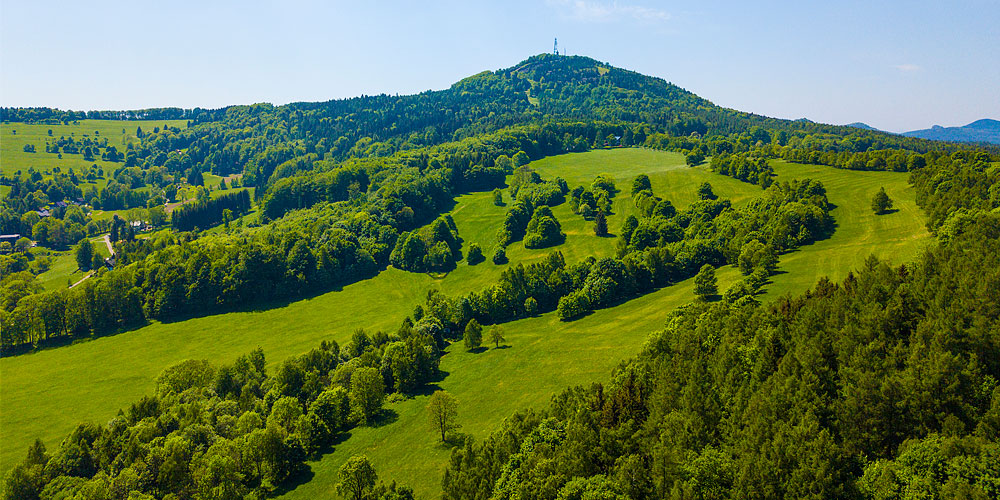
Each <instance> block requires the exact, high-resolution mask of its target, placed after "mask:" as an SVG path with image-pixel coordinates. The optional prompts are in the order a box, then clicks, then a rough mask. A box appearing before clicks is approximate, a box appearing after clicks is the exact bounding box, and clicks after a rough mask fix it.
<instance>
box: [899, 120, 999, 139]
mask: <svg viewBox="0 0 1000 500" xmlns="http://www.w3.org/2000/svg"><path fill="white" fill-rule="evenodd" d="M902 135H905V136H907V137H917V138H920V139H931V140H934V141H954V142H989V143H992V144H1000V121H997V120H991V119H988V118H985V119H982V120H976V121H974V122H972V123H970V124H968V125H965V126H963V127H942V126H940V125H934V126H933V127H931V128H928V129H924V130H914V131H911V132H903V133H902Z"/></svg>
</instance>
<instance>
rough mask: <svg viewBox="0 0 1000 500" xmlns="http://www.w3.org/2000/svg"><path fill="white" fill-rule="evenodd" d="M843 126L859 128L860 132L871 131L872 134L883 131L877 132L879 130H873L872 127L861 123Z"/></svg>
mask: <svg viewBox="0 0 1000 500" xmlns="http://www.w3.org/2000/svg"><path fill="white" fill-rule="evenodd" d="M844 126H845V127H854V128H860V129H862V130H871V131H873V132H884V130H879V129H877V128H875V127H873V126H871V125H869V124H867V123H863V122H854V123H848V124H847V125H844Z"/></svg>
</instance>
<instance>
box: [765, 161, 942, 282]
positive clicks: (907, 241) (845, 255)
mask: <svg viewBox="0 0 1000 500" xmlns="http://www.w3.org/2000/svg"><path fill="white" fill-rule="evenodd" d="M772 166H773V167H774V171H775V173H777V174H778V180H788V179H805V178H810V179H817V180H819V181H821V182H822V183H823V185H824V186H825V187H826V196H827V199H828V200H829V201H830V203H833V204H834V205H836V208H834V209H833V210H832V211H831V212H830V214H831V215H832V216H833V218H834V220H835V221H836V223H837V229H836V231H835V232H834V233H833V235H832V236H831V237H830V238H827V239H825V240H823V241H818V242H816V243H813V244H812V245H807V246H803V247H799V248H798V249H797V250H795V251H792V252H790V253H787V254H785V255H782V256H781V257H780V259H779V261H778V272H779V273H780V274H778V275H776V276H774V277H772V278H771V279H772V281H773V283H772V284H771V285H768V287H767V288H766V289H765V297H767V298H773V297H776V296H780V295H783V294H786V293H790V294H793V295H794V294H799V293H802V292H804V291H806V290H808V289H809V288H812V286H813V285H815V284H816V281H817V280H818V279H820V278H821V277H823V276H828V277H829V278H830V279H832V280H834V281H840V280H843V279H844V278H845V277H846V276H847V273H848V272H849V271H851V270H854V269H858V268H860V267H861V266H862V265H863V264H864V262H865V259H867V258H868V256H869V255H875V256H876V257H878V258H880V259H884V260H888V261H891V262H893V263H896V264H902V263H905V262H909V261H911V260H913V259H914V258H916V257H917V256H918V255H919V253H920V252H921V250H923V249H924V248H925V247H926V246H927V245H928V244H930V243H932V242H933V237H932V236H931V234H930V233H929V232H928V231H927V226H926V225H925V223H926V217H924V213H923V211H921V210H920V208H919V207H918V206H917V204H916V202H915V201H914V200H915V197H916V191H915V190H914V189H913V187H911V186H910V185H909V184H908V183H907V179H908V177H909V174H905V173H896V172H860V171H853V170H838V169H835V168H831V167H825V166H822V165H800V164H795V163H788V162H784V161H774V162H772ZM881 187H884V188H885V192H886V193H887V194H888V195H889V198H890V199H892V201H893V209H894V211H893V212H891V213H887V214H883V215H875V214H874V213H873V212H872V209H871V202H872V197H874V196H875V193H877V192H878V190H879V188H881Z"/></svg>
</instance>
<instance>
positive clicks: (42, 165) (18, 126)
mask: <svg viewBox="0 0 1000 500" xmlns="http://www.w3.org/2000/svg"><path fill="white" fill-rule="evenodd" d="M164 125H167V126H170V127H179V128H182V129H183V128H186V127H187V121H186V120H138V121H122V120H80V121H79V122H78V123H77V124H73V123H70V124H67V125H44V124H27V123H15V122H8V123H0V171H2V172H3V174H4V175H10V174H12V173H14V172H16V171H18V170H20V171H22V172H27V170H28V168H29V167H30V168H34V169H35V170H37V171H39V172H41V173H42V174H47V173H50V172H51V171H52V168H53V167H59V169H60V170H61V171H62V172H68V171H69V169H70V168H72V169H73V170H75V171H76V172H77V174H79V173H81V172H86V171H88V170H89V169H90V166H91V165H94V164H97V166H98V167H101V168H103V169H104V174H105V177H106V176H107V175H108V174H109V172H108V170H109V169H111V170H114V169H115V168H118V167H120V166H121V165H122V164H121V163H112V162H107V161H103V160H101V157H100V156H95V157H94V160H93V161H85V160H84V159H83V155H82V154H66V153H63V155H62V159H60V158H59V155H57V154H55V153H46V152H45V143H46V141H50V142H51V141H55V140H57V139H59V137H60V136H66V137H70V136H72V137H73V139H74V140H76V141H82V140H83V139H85V138H88V139H92V140H102V139H105V138H106V139H107V140H108V145H109V146H114V147H115V148H116V149H117V150H118V152H120V153H122V154H124V153H125V147H126V146H125V145H126V144H127V143H128V141H129V140H135V131H136V128H138V127H142V129H143V130H144V131H146V132H152V131H153V128H154V127H160V128H162V127H163V126H164ZM122 129H124V130H125V132H124V133H122ZM49 130H52V135H51V136H49V133H48V131H49ZM25 144H31V145H34V146H35V152H34V153H26V152H24V145H25Z"/></svg>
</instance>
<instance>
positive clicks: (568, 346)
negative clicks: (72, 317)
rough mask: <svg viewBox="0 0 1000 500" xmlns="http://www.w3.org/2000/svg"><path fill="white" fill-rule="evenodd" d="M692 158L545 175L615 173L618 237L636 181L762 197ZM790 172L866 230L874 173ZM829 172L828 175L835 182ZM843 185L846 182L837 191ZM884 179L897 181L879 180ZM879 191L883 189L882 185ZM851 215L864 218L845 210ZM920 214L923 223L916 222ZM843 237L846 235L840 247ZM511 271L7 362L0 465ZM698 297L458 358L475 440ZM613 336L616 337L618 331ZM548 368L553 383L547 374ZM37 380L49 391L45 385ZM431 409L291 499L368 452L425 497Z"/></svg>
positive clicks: (531, 324)
mask: <svg viewBox="0 0 1000 500" xmlns="http://www.w3.org/2000/svg"><path fill="white" fill-rule="evenodd" d="M682 161H683V158H682V157H681V156H679V155H673V154H668V153H659V152H653V151H648V150H640V149H624V150H613V151H594V152H591V153H582V154H573V155H565V156H562V157H558V158H548V159H544V160H541V161H538V162H535V164H534V166H536V167H537V168H538V169H539V170H540V171H541V172H542V174H543V176H544V177H550V176H555V175H559V176H562V177H563V178H565V179H567V181H568V182H569V183H570V185H571V186H575V185H578V184H589V182H590V181H591V180H592V179H593V177H594V175H596V174H597V173H600V172H610V173H613V175H614V176H615V177H616V179H617V181H618V187H619V189H621V190H622V191H623V192H622V193H621V194H619V196H618V198H617V199H616V201H615V212H616V214H615V215H613V216H611V217H609V226H610V228H611V229H612V231H616V230H617V228H618V227H620V224H621V221H622V220H623V218H624V216H625V214H627V213H629V212H630V211H631V203H630V201H629V199H628V196H627V191H628V189H629V184H628V182H629V181H630V179H631V178H632V177H633V176H634V175H635V174H637V173H643V172H645V173H649V174H651V175H650V177H651V180H652V183H653V187H654V190H655V191H656V192H657V193H658V194H660V195H663V196H665V197H667V198H668V199H670V200H671V201H673V202H674V204H675V205H677V206H685V205H687V204H688V203H690V202H691V201H693V200H694V199H695V194H694V190H695V188H696V187H697V186H698V185H699V184H700V183H701V182H704V181H706V180H707V181H709V182H711V183H712V185H713V187H714V189H715V191H716V193H717V194H719V195H720V196H723V197H728V198H731V199H733V200H734V201H736V202H737V203H739V202H740V201H745V200H747V199H749V198H750V197H752V196H754V195H755V193H756V190H757V189H758V188H756V187H755V186H751V185H748V184H744V183H740V182H738V181H735V180H733V179H729V178H726V177H721V176H716V175H713V174H711V173H708V172H707V171H705V170H704V169H703V168H697V169H688V168H686V167H683V166H682V164H683V163H682ZM795 169H802V171H797V170H795ZM810 169H815V170H816V172H810V171H809V170H810ZM654 171H655V172H656V173H655V174H654V173H653V172H654ZM778 172H779V174H780V175H782V176H786V175H795V176H799V175H800V174H805V175H810V176H812V177H815V178H820V179H823V180H824V182H825V183H826V184H827V187H828V190H829V191H830V199H831V201H832V202H833V203H836V204H838V205H839V208H838V209H837V210H838V212H835V215H836V216H837V217H838V221H839V220H840V218H841V217H844V218H845V219H849V217H847V216H848V214H850V213H857V214H858V215H857V216H856V218H857V221H858V222H859V223H866V222H867V221H866V219H865V217H863V216H862V215H861V212H863V210H860V209H857V207H856V206H855V205H857V204H858V203H860V202H859V201H857V200H855V201H851V200H850V199H847V198H840V197H841V196H845V195H846V194H848V193H849V191H850V189H849V188H850V187H852V186H856V185H858V179H857V178H855V177H854V176H857V175H860V176H865V175H870V174H869V173H863V172H848V171H837V170H832V169H825V168H824V167H804V166H794V165H793V166H779V167H778ZM821 175H829V176H830V180H827V179H826V178H824V177H821ZM875 175H876V176H878V175H885V176H886V177H885V178H884V179H885V182H886V183H885V185H886V189H887V190H888V191H889V194H890V196H891V197H892V198H893V199H894V200H896V202H897V206H901V207H904V210H901V211H900V212H897V213H896V214H892V215H889V216H882V217H896V216H898V215H900V214H906V213H907V211H906V210H905V206H906V203H909V204H910V205H912V198H913V194H912V192H911V191H910V190H908V188H905V175H903V174H875ZM841 178H843V180H842V182H841V183H840V187H836V186H835V184H838V182H837V180H838V179H841ZM890 181H891V182H890ZM878 182H883V181H882V180H881V179H879V180H878ZM890 184H891V185H890ZM874 189H876V190H877V189H878V188H877V185H875V188H874ZM859 196H860V195H859ZM860 199H861V200H862V201H863V203H861V208H864V209H866V208H867V205H868V200H870V196H868V198H864V196H861V197H860ZM907 199H908V200H909V201H908V202H907V201H906V200H907ZM900 203H903V204H902V205H900ZM850 207H853V208H851V210H847V209H848V208H850ZM504 210H505V208H504V207H495V206H493V204H492V198H491V197H490V196H489V194H488V193H478V194H471V195H465V196H462V197H460V198H459V200H458V203H457V205H456V208H455V210H454V211H453V215H454V217H455V219H456V222H457V224H458V226H459V231H460V234H461V236H462V237H463V238H464V239H465V242H466V244H468V243H470V242H478V243H479V244H480V245H482V246H483V248H484V250H487V251H488V249H490V248H491V247H492V246H493V234H494V232H495V230H496V227H497V226H498V224H499V223H500V220H501V217H502V214H503V212H504ZM554 212H555V214H556V216H557V217H558V218H559V220H560V222H561V223H562V225H563V229H564V231H565V232H566V233H567V242H566V243H565V244H564V245H562V246H561V247H559V250H561V251H563V252H564V254H565V255H566V257H567V259H568V260H571V261H572V260H576V259H578V258H582V257H584V256H586V255H591V254H593V255H609V254H611V253H612V252H613V247H614V240H613V239H598V238H595V237H593V236H592V232H591V231H592V224H593V223H592V222H586V221H584V220H583V219H582V218H580V217H578V216H574V215H572V214H571V213H570V212H569V209H568V207H566V206H565V205H564V206H560V207H557V208H556V209H555V210H554ZM919 219H920V218H919V217H913V220H916V221H917V222H916V225H917V226H919V225H920V222H919ZM884 220H886V221H888V220H890V219H884ZM911 225H912V224H911ZM850 227H852V226H851V225H850V224H848V223H847V222H846V221H844V222H841V226H840V228H838V234H837V235H835V236H834V238H832V239H831V240H829V241H832V242H834V243H835V244H827V242H821V243H819V244H816V245H813V246H810V247H808V248H806V249H804V250H800V251H799V252H796V253H793V254H790V255H787V256H783V258H782V266H783V267H782V269H785V266H789V267H788V269H785V270H791V271H792V272H790V273H789V274H783V275H780V276H778V277H776V279H775V284H774V285H772V287H774V288H776V289H778V290H779V292H783V291H785V290H788V291H791V290H794V289H795V287H796V286H799V285H801V284H802V283H805V284H806V285H805V286H808V285H809V284H811V283H813V282H814V281H815V277H809V278H808V279H802V280H798V279H794V278H796V276H795V273H797V272H799V271H802V270H804V269H806V268H807V267H810V266H812V267H814V268H813V269H809V271H810V272H814V274H815V273H819V274H828V273H837V272H845V271H846V269H844V268H840V267H837V266H840V265H844V264H845V263H846V264H850V265H852V266H856V264H853V262H854V261H849V260H848V259H846V257H847V256H848V254H849V252H846V251H842V253H843V257H844V258H840V259H829V260H822V261H820V260H817V259H816V255H813V257H812V258H810V257H809V256H808V255H809V253H810V252H812V253H814V254H818V253H824V254H826V253H830V252H837V251H840V250H841V248H842V247H845V246H850V245H852V243H853V242H854V239H855V238H858V237H861V236H863V235H864V231H860V230H850V231H848V229H849V228H850ZM884 229H886V230H893V231H894V232H893V233H892V234H883V235H880V236H879V238H885V239H890V238H893V237H895V235H898V234H902V233H901V232H900V231H899V228H898V227H886V228H884ZM841 231H844V232H846V233H848V234H847V236H846V237H841V238H840V239H838V236H841V234H840V233H841ZM907 242H908V243H907ZM918 242H919V241H918V240H917V239H912V240H903V241H902V242H901V243H900V245H898V248H897V249H896V251H895V252H894V253H895V254H899V255H912V254H913V253H914V252H915V250H913V249H914V248H916V246H915V243H918ZM823 245H828V246H827V247H824V246H823ZM550 250H551V249H547V250H526V249H524V248H523V247H522V246H521V245H520V244H519V243H515V244H514V245H512V246H511V247H510V248H509V249H508V255H509V256H510V257H511V259H512V261H513V262H526V261H530V260H532V259H534V258H538V257H539V256H542V255H544V254H546V253H547V252H548V251H550ZM855 250H856V249H855ZM855 250H851V252H854V251H855ZM796 257H797V258H798V260H799V261H800V263H799V264H798V267H797V268H795V269H793V268H792V267H793V266H792V263H794V262H795V261H793V260H790V259H794V258H796ZM810 260H813V261H814V262H810ZM786 262H787V264H786ZM817 264H818V265H819V266H818V267H816V266H817ZM848 268H849V267H848ZM500 270H501V268H498V267H497V266H493V265H491V264H481V265H479V266H473V267H470V266H466V265H464V264H460V265H459V268H458V269H457V270H456V271H454V272H452V273H451V274H450V275H448V276H447V277H445V278H443V279H435V278H433V277H430V276H427V275H418V274H412V273H403V272H400V271H396V270H393V269H390V270H387V271H385V272H383V273H382V274H380V275H379V276H378V277H376V278H374V279H372V280H368V281H365V282H363V283H357V284H354V285H350V286H348V287H345V288H344V290H342V291H337V292H331V293H327V294H324V295H320V296H317V297H314V298H310V299H306V300H302V301H298V302H294V303H291V304H286V305H280V306H278V307H275V308H272V309H268V310H266V311H260V312H236V313H228V314H220V315H216V316H211V317H205V318H196V319H191V320H187V321H183V322H177V323H169V324H153V325H150V326H148V327H145V328H142V329H140V330H137V331H133V332H128V333H124V334H121V335H117V336H114V337H107V338H102V339H97V340H94V341H89V342H82V343H78V344H75V345H73V346H69V347H63V348H58V349H52V350H47V351H42V352H39V353H35V354H30V355H27V356H20V357H15V358H9V359H2V360H0V373H2V385H0V391H2V394H0V400H2V402H3V404H2V406H3V412H2V413H0V433H2V439H0V443H2V444H0V447H2V448H0V470H6V468H8V467H9V466H10V464H11V462H12V461H13V460H19V459H20V458H21V456H22V455H23V453H24V450H25V449H26V447H27V445H28V444H29V443H30V442H31V440H33V439H34V437H36V436H40V437H42V439H43V440H44V441H45V442H46V443H47V444H48V445H49V446H54V445H56V443H58V441H59V440H60V439H62V438H63V437H64V436H65V435H66V434H67V433H68V432H69V430H70V429H71V428H72V426H73V425H74V424H75V423H76V422H78V421H82V420H94V421H102V420H104V419H107V418H109V417H110V416H112V415H113V414H114V413H115V412H116V409H117V408H120V407H122V406H125V405H127V404H128V403H129V402H131V401H133V400H135V399H137V398H138V397H140V396H141V395H143V394H146V393H148V392H150V391H151V390H152V380H153V378H154V377H155V376H156V374H158V373H159V371H160V370H162V369H163V368H164V367H166V366H168V365H170V364H172V363H175V362H178V361H181V360H184V359H190V358H207V359H210V360H212V361H214V362H228V361H231V360H232V359H233V358H234V357H235V356H237V355H239V354H242V353H244V352H246V351H247V350H249V349H251V348H253V347H255V346H258V345H259V346H261V347H263V348H264V351H265V353H266V354H267V356H268V359H269V360H270V362H271V363H275V362H278V361H281V360H282V359H284V358H285V357H287V356H290V355H294V354H298V353H301V352H303V351H305V350H307V349H309V348H312V347H313V346H315V345H316V344H317V343H318V342H319V340H321V339H328V338H333V339H336V340H341V341H342V340H344V339H346V338H347V337H348V336H349V335H350V333H351V332H352V331H353V329H355V328H358V327H364V328H366V329H369V330H375V329H385V330H391V329H394V328H395V327H396V325H398V322H399V321H400V320H401V319H402V318H403V317H404V316H405V315H407V314H408V313H409V312H410V311H412V308H413V306H415V305H416V304H418V303H420V302H421V301H422V298H423V296H424V294H425V293H426V290H427V289H428V288H430V287H438V288H440V289H442V290H443V291H444V292H445V293H459V292H461V291H465V290H470V289H478V288H481V287H483V286H484V285H485V284H487V283H489V282H491V281H492V280H493V279H495V277H496V276H497V275H498V273H499V271H500ZM735 274H736V273H735V272H734V270H733V269H731V268H730V269H723V270H720V273H719V276H720V288H721V289H724V288H725V286H727V284H728V282H729V281H730V280H732V279H735V277H736V275H735ZM345 292H346V293H345ZM690 297H691V291H690V283H682V284H680V285H677V286H675V287H671V288H668V289H664V290H660V291H658V292H656V293H653V294H650V295H647V296H645V297H641V298H639V299H636V300H633V301H630V302H628V303H626V304H623V305H621V306H619V307H616V308H614V309H611V310H605V311H598V312H596V313H594V314H593V315H591V316H588V317H586V318H583V319H581V320H579V321H576V322H573V323H570V324H564V323H560V322H558V321H556V320H555V319H554V318H553V316H552V315H551V314H550V315H545V316H542V317H539V318H531V319H526V320H520V321H518V322H514V323H510V324H508V325H505V329H506V336H507V338H508V344H509V345H511V348H510V349H501V350H490V351H487V352H485V353H482V354H478V355H473V354H468V353H465V352H460V350H453V352H450V353H449V354H447V355H446V356H445V357H444V358H443V360H442V369H443V370H444V371H446V372H448V373H449V375H448V376H447V377H446V378H445V379H444V380H443V381H442V382H441V383H440V385H441V387H443V388H445V389H447V390H448V391H450V392H452V393H454V394H455V395H456V396H457V397H458V398H459V400H460V404H461V407H460V419H461V421H462V424H463V429H462V430H463V431H464V432H467V433H470V434H472V435H475V436H477V437H482V436H484V435H485V434H487V433H488V432H489V430H490V429H491V428H492V427H493V426H495V425H496V423H497V422H499V421H500V419H502V418H503V417H504V416H506V415H508V414H509V413H511V412H512V411H514V410H516V409H517V408H523V407H525V406H536V405H540V404H544V403H545V402H546V401H547V400H548V398H549V397H550V396H551V395H552V394H554V393H555V392H558V391H559V390H561V389H563V388H565V387H566V386H569V385H574V384H581V383H589V382H591V381H595V380H602V379H605V378H607V376H608V375H609V374H610V372H611V369H612V368H613V367H614V366H615V365H616V364H617V363H618V362H620V361H621V360H623V359H627V358H628V357H630V356H632V355H633V354H634V353H635V352H637V350H638V349H639V347H640V346H641V344H642V342H643V341H644V339H645V337H646V335H647V334H648V332H649V331H651V330H653V329H656V328H658V327H659V326H660V322H661V321H662V317H663V314H664V313H665V312H666V311H668V310H670V309H672V308H673V307H675V306H676V305H679V304H683V303H685V302H687V301H688V300H690ZM618 325H621V327H619V326H618ZM606 332H615V335H613V336H612V335H608V334H607V333H606ZM539 373H544V374H545V376H544V377H538V374H539ZM80 374H87V379H88V380H89V381H90V382H89V383H88V385H87V386H85V387H81V386H80V384H79V383H78V382H79V377H80ZM38 380H44V381H45V383H44V384H39V383H38V382H37V381H38ZM424 404H425V403H424V398H423V397H421V396H418V397H417V398H414V399H411V400H407V401H403V402H400V403H396V404H394V405H392V406H391V407H390V409H391V410H393V411H394V412H395V414H396V416H395V417H394V418H395V421H394V422H393V423H391V424H388V425H384V426H382V427H378V428H364V429H358V430H355V431H354V433H353V435H352V436H351V437H350V438H349V439H347V440H346V441H345V442H343V443H342V444H341V445H339V446H338V447H337V449H336V450H335V451H334V452H333V453H331V454H328V455H326V456H325V457H324V458H323V459H322V460H320V461H318V462H315V463H312V464H311V467H312V470H313V473H314V474H315V480H314V481H311V482H308V483H305V484H303V485H301V486H299V487H298V488H296V489H295V490H294V491H292V492H291V495H290V496H292V497H295V496H298V497H303V498H309V497H312V496H315V495H317V494H320V493H323V494H325V493H326V492H327V491H329V488H330V487H331V486H330V485H331V484H332V480H333V479H332V478H333V474H334V471H335V468H336V467H337V466H339V464H340V463H342V462H343V460H344V459H345V458H346V457H348V456H350V455H352V454H357V453H365V454H367V455H368V456H369V457H370V458H371V459H372V460H373V461H374V462H375V464H376V466H377V467H378V468H379V471H380V473H381V474H382V476H383V477H386V478H389V479H397V480H400V481H403V482H405V483H406V484H409V485H412V486H413V487H414V488H415V489H416V490H417V491H418V492H421V493H424V494H431V493H433V492H435V491H436V490H437V488H438V487H439V480H440V475H439V471H440V470H441V468H442V467H443V465H444V460H445V459H446V457H447V451H446V450H445V449H444V448H443V447H441V446H440V445H438V444H436V443H435V441H434V438H433V435H432V434H431V433H430V431H428V430H427V428H426V426H425V423H424V415H423V406H424ZM10 429H16V432H12V431H11V430H10Z"/></svg>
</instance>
